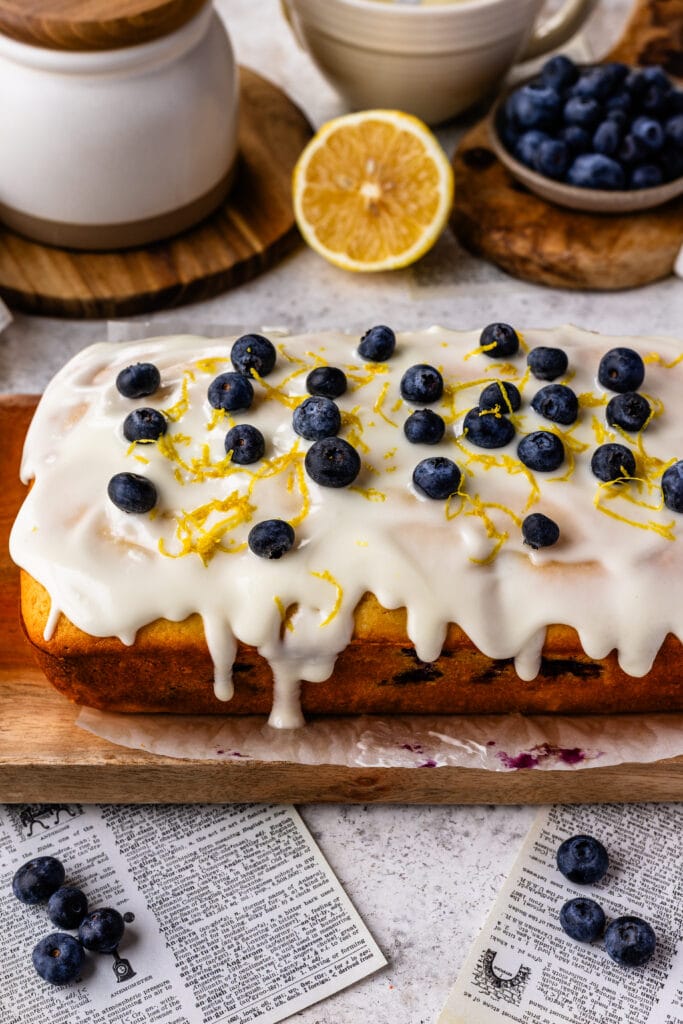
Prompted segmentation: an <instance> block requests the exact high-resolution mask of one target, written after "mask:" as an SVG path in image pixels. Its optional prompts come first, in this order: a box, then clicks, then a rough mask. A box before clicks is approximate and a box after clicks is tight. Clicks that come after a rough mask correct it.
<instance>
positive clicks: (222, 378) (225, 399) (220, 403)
mask: <svg viewBox="0 0 683 1024" xmlns="http://www.w3.org/2000/svg"><path fill="white" fill-rule="evenodd" d="M207 396H208V399H209V405H211V406H212V407H213V408H214V409H225V410H226V412H238V411H239V410H240V409H248V408H249V407H250V405H251V403H252V402H253V401H254V389H253V387H252V386H251V381H250V380H249V378H248V377H246V376H245V375H244V374H243V373H232V372H228V373H219V375H218V376H217V377H215V378H214V379H213V380H212V381H211V383H210V384H209V389H208V391H207Z"/></svg>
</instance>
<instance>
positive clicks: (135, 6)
mask: <svg viewBox="0 0 683 1024" xmlns="http://www.w3.org/2000/svg"><path fill="white" fill-rule="evenodd" d="M205 3H206V0H0V33H2V34H4V35H6V36H10V37H11V38H12V39H17V40H18V41H19V42H20V43H28V44H29V45H32V46H42V47H47V48H48V49H50V50H83V51H85V50H118V49H120V48H121V47H124V46H136V45H138V44H140V43H148V42H150V41H151V40H153V39H159V38H161V36H165V35H168V34H169V33H170V32H173V31H174V30H175V29H177V28H180V27H181V25H184V24H185V22H187V21H189V20H190V18H192V17H193V16H194V15H195V14H196V13H197V12H198V11H199V9H200V8H201V7H203V6H204V4H205Z"/></svg>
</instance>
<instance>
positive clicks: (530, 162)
mask: <svg viewBox="0 0 683 1024" xmlns="http://www.w3.org/2000/svg"><path fill="white" fill-rule="evenodd" d="M549 140H550V136H549V135H546V133H545V132H539V131H538V130H537V129H536V128H534V129H532V130H531V131H528V132H524V134H523V135H520V136H519V138H518V139H517V143H516V145H515V147H514V154H515V156H516V157H517V159H518V160H520V161H521V162H522V163H523V164H526V165H527V167H535V166H536V156H537V154H538V148H539V146H540V145H541V143H542V142H548V141H549Z"/></svg>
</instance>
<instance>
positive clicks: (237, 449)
mask: <svg viewBox="0 0 683 1024" xmlns="http://www.w3.org/2000/svg"><path fill="white" fill-rule="evenodd" d="M225 450H226V452H232V458H231V461H232V462H234V463H235V465H237V466H250V465H251V464H252V463H253V462H258V461H259V459H262V458H263V454H264V452H265V450H266V443H265V441H264V440H263V434H262V433H261V431H260V430H258V428H257V427H252V426H251V424H249V423H238V424H237V426H236V427H232V429H231V430H229V431H228V432H227V434H226V435H225Z"/></svg>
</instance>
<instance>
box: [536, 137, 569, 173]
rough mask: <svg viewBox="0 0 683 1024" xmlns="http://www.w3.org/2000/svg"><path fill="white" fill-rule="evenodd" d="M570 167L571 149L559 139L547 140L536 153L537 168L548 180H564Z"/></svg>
mask: <svg viewBox="0 0 683 1024" xmlns="http://www.w3.org/2000/svg"><path fill="white" fill-rule="evenodd" d="M568 165H569V148H568V147H567V145H566V143H564V142H561V141H560V140H559V139H547V140H546V141H545V142H542V143H541V144H540V146H539V147H538V150H537V151H536V160H535V167H536V170H537V171H538V172H539V174H543V175H545V177H546V178H562V177H564V173H565V171H566V170H567V167H568Z"/></svg>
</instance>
